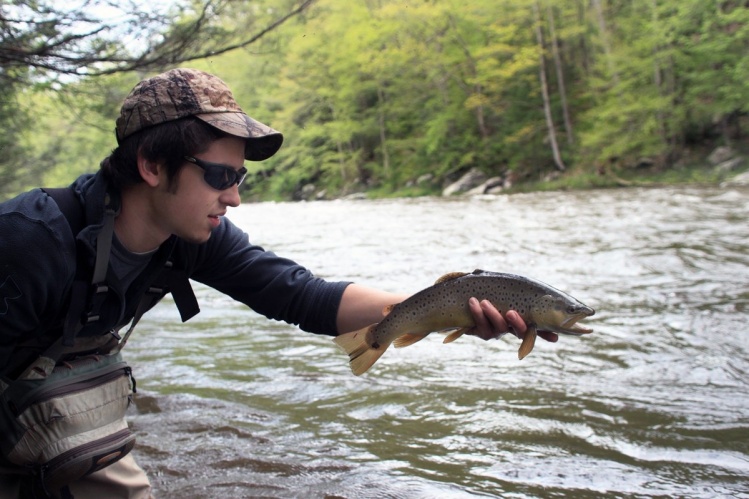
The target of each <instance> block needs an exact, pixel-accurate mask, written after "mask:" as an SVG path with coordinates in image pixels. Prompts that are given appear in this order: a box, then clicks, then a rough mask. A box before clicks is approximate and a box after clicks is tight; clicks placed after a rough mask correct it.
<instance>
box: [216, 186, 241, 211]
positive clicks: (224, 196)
mask: <svg viewBox="0 0 749 499" xmlns="http://www.w3.org/2000/svg"><path fill="white" fill-rule="evenodd" d="M219 199H220V200H221V202H222V203H223V204H225V205H226V206H231V207H232V208H236V207H237V206H239V205H240V203H241V202H242V197H241V196H240V195H239V185H237V184H233V185H232V186H231V187H229V188H228V189H225V190H223V191H221V197H220V198H219Z"/></svg>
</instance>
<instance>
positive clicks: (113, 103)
mask: <svg viewBox="0 0 749 499" xmlns="http://www.w3.org/2000/svg"><path fill="white" fill-rule="evenodd" d="M534 3H535V5H537V6H538V12H539V13H540V28H541V32H542V35H543V39H544V45H543V46H540V45H539V42H538V40H537V38H536V35H535V27H536V26H537V22H538V21H537V19H536V17H535V15H534V10H533V6H534ZM290 5H291V4H290V3H287V2H280V3H279V2H276V3H270V2H260V1H258V2H251V3H246V2H245V3H242V5H241V6H240V4H236V5H234V7H233V8H229V9H227V10H225V11H223V15H224V17H223V18H219V19H218V20H217V22H214V29H215V30H218V31H216V33H219V32H220V34H221V37H223V38H222V40H223V39H226V40H231V37H232V33H234V36H237V37H239V38H241V37H242V36H243V35H241V34H237V31H238V30H239V31H241V30H242V29H243V28H244V27H245V26H247V25H249V24H251V23H256V24H257V25H262V24H263V22H265V21H267V20H270V19H273V18H274V14H275V12H278V11H283V10H284V9H287V10H288V9H289V8H290ZM599 7H600V8H599ZM274 9H275V10H274ZM185 12H186V14H185V16H187V13H189V12H190V11H185ZM190 15H192V14H190ZM552 20H553V26H552V24H551V21H552ZM182 21H184V19H183V20H182ZM180 22H181V21H179V20H178V21H177V23H176V24H175V29H177V28H179V26H182V25H183V24H184V25H189V23H183V24H180ZM552 27H553V30H552ZM217 36H218V35H217ZM194 43H195V45H196V46H198V45H200V43H201V41H200V40H195V41H194ZM747 54H749V7H747V6H746V2H728V1H726V2H717V3H716V2H705V1H704V0H632V1H628V2H621V1H614V0H609V1H605V0H592V1H591V0H535V1H534V2H527V1H525V0H476V1H474V2H470V3H469V4H466V3H465V2H463V1H459V0H443V1H440V2H435V1H426V2H425V1H423V0H399V1H394V0H378V1H374V0H361V1H355V2H341V1H339V0H317V2H316V3H315V4H314V5H313V7H312V8H310V9H308V10H307V11H305V12H304V14H303V15H301V16H299V17H297V18H296V19H295V20H294V21H293V22H289V23H286V24H285V25H284V26H283V27H282V29H278V30H275V31H273V32H271V33H270V34H269V35H267V36H265V37H263V38H261V39H260V40H259V41H258V42H256V43H254V44H253V45H252V46H251V47H246V48H242V49H238V50H234V51H232V52H228V53H225V54H222V55H220V56H216V57H211V58H208V59H202V60H198V61H195V62H193V63H191V64H189V65H190V66H193V67H199V68H202V69H206V70H208V71H211V72H214V73H216V74H218V75H220V76H221V77H222V78H223V79H224V80H226V81H227V82H228V83H229V85H230V86H231V87H232V89H233V90H234V93H235V95H236V97H237V99H238V100H239V102H240V103H241V104H242V106H243V108H244V109H245V111H247V112H248V114H250V115H251V116H253V117H255V118H257V119H259V120H261V121H263V122H265V123H268V124H270V125H271V126H273V127H274V128H276V129H278V130H281V131H282V132H283V133H284V135H285V143H284V147H283V148H282V150H281V151H280V152H279V154H277V155H276V156H275V157H273V158H271V159H270V160H267V161H264V162H262V163H257V164H250V165H248V168H249V170H250V173H251V174H250V178H249V180H248V182H247V183H246V184H245V186H243V187H245V188H246V191H245V194H246V195H247V196H249V197H251V198H256V199H267V198H276V199H282V198H301V197H303V196H305V195H307V194H305V193H309V192H313V193H314V194H318V193H323V192H324V193H325V194H326V195H327V196H330V197H333V196H339V195H345V194H349V193H354V192H360V191H368V192H370V193H375V194H376V195H378V196H384V195H388V194H391V193H398V194H399V195H422V194H428V193H434V192H438V191H439V189H440V188H441V187H442V186H443V184H444V183H445V182H448V181H449V180H451V179H454V178H455V177H456V176H458V175H459V174H461V173H462V172H464V171H467V170H469V169H471V168H479V169H481V170H483V171H484V172H486V173H487V174H488V175H491V176H503V175H510V176H513V178H515V179H516V180H517V179H519V180H521V181H522V180H527V181H534V182H535V181H538V179H541V178H548V174H549V173H551V172H553V171H554V169H555V165H554V160H553V155H552V150H551V147H550V142H549V137H550V134H551V133H553V134H555V135H556V137H557V142H558V143H559V148H560V155H561V157H562V159H563V160H564V162H565V163H566V164H567V166H568V167H569V170H570V172H571V174H572V175H573V178H574V179H575V180H570V179H564V178H562V179H560V180H556V181H554V183H547V184H546V185H550V186H555V185H556V186H560V187H562V188H563V187H565V186H566V187H569V186H574V187H579V186H581V185H583V184H584V185H599V186H600V185H604V186H605V185H618V184H617V182H619V183H621V182H624V183H626V182H629V181H631V178H629V177H628V175H629V174H630V173H634V172H633V170H632V167H633V166H634V165H635V164H637V162H638V160H639V158H642V157H648V158H651V159H653V160H655V162H656V166H657V167H658V171H659V172H664V171H668V170H669V167H671V166H672V165H674V164H675V161H676V160H677V159H678V158H680V157H681V156H683V155H684V154H685V153H686V151H688V150H690V148H693V147H695V145H703V144H705V143H711V144H717V143H721V142H731V143H736V142H737V141H738V142H742V141H745V140H746V135H745V130H746V120H747V115H748V114H749V57H748V56H747ZM542 57H543V58H544V60H545V67H546V74H545V76H546V80H547V82H548V88H547V89H546V90H547V92H548V96H549V101H550V106H551V115H552V122H553V129H552V130H551V131H550V130H549V127H548V125H547V121H546V119H545V115H544V107H543V99H542V96H543V93H542V92H543V88H542V85H541V81H540V78H539V71H540V69H539V68H540V61H541V58H542ZM560 78H562V79H560ZM137 80H138V76H136V75H128V76H121V77H117V78H106V79H98V80H96V81H81V82H77V83H74V84H72V85H70V86H69V88H68V89H67V91H68V92H75V93H65V94H63V95H62V97H63V99H62V100H60V96H59V95H58V96H57V98H55V97H53V96H52V94H51V93H50V91H49V90H48V89H45V90H43V91H42V90H39V91H37V92H36V93H35V92H34V90H31V89H30V90H28V91H26V92H25V93H24V94H23V96H22V99H21V100H22V101H23V103H25V104H30V103H31V102H32V101H33V102H34V107H35V108H36V109H37V110H41V111H42V113H35V115H39V114H41V115H42V116H41V118H39V119H35V120H34V130H35V131H37V132H39V133H35V134H33V135H31V134H28V133H26V130H27V129H29V128H27V125H25V124H23V123H20V124H19V125H18V126H17V127H16V128H15V129H14V130H15V131H17V132H18V135H10V136H6V137H5V138H4V139H5V142H4V143H0V147H3V148H7V147H9V145H8V144H15V145H16V146H17V147H24V148H25V149H24V150H25V154H26V155H28V158H30V159H31V162H32V163H34V164H38V165H44V171H47V172H49V173H48V174H47V175H46V176H45V177H44V180H45V181H46V182H47V183H48V184H49V183H53V182H54V183H66V182H67V181H69V180H71V179H72V177H73V176H74V175H75V174H76V173H78V172H81V171H84V170H91V169H94V168H96V167H97V165H98V162H99V161H100V160H101V159H102V158H103V157H104V156H105V155H106V154H107V153H108V151H109V150H110V149H111V148H112V147H114V145H115V144H114V140H113V135H112V132H111V130H112V128H113V126H114V119H115V118H116V116H117V113H118V106H119V103H120V102H121V100H122V98H123V97H124V95H125V94H126V93H127V92H128V91H129V89H130V88H131V87H132V85H133V84H134V83H135V82H136V81H137ZM563 84H564V85H563ZM13 95H14V94H11V95H10V97H9V98H10V99H13V98H14V97H13ZM5 102H11V103H12V102H13V101H12V100H6V101H5ZM11 105H12V106H15V104H11ZM565 115H566V116H565ZM3 116H5V119H9V118H8V115H7V112H3V109H2V108H0V120H2V119H3ZM20 117H22V114H19V119H20ZM563 118H566V119H563ZM0 124H4V123H2V122H1V121H0ZM742 125H743V126H742ZM29 130H30V129H29ZM22 132H23V133H22ZM567 132H569V139H567ZM19 135H22V136H28V138H27V139H25V140H18V136H19ZM8 137H10V139H8ZM6 150H7V149H6ZM607 168H612V169H615V171H616V174H615V175H607V174H601V172H604V173H605V172H606V171H607ZM671 170H674V168H671ZM611 171H612V172H613V171H614V170H611ZM426 174H431V175H432V176H433V177H432V178H433V180H432V181H431V182H427V183H421V184H417V183H416V180H417V179H418V178H420V177H423V176H424V175H426ZM662 178H682V179H683V178H709V175H705V176H703V177H700V176H699V175H697V174H691V173H690V175H689V176H686V175H680V174H678V173H676V174H675V176H673V177H668V176H666V175H663V177H662ZM576 182H577V183H576ZM580 182H582V184H581V183H580ZM565 183H566V184H565ZM306 186H307V187H306ZM309 186H314V187H309ZM537 187H539V185H535V186H534V188H537Z"/></svg>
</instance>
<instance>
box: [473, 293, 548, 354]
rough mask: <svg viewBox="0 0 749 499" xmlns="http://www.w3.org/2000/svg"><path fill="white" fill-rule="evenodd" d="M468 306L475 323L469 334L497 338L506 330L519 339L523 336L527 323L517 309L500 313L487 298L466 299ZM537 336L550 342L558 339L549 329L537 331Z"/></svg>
mask: <svg viewBox="0 0 749 499" xmlns="http://www.w3.org/2000/svg"><path fill="white" fill-rule="evenodd" d="M468 307H469V309H470V311H471V314H472V315H473V320H474V322H475V324H476V326H475V327H474V328H473V329H472V330H471V331H470V332H469V334H472V335H474V336H478V337H479V338H481V339H483V340H490V339H494V338H499V337H501V336H502V335H504V334H505V333H508V332H510V333H512V334H514V335H515V336H517V337H518V338H520V339H523V338H524V337H525V333H526V331H527V330H528V325H527V324H526V323H525V320H524V319H523V318H522V317H521V315H520V314H519V313H518V312H517V311H515V310H508V311H507V313H505V314H504V315H502V313H501V312H500V311H499V310H497V308H496V307H495V306H494V305H492V303H491V302H490V301H489V300H482V301H480V302H479V301H478V300H477V299H476V298H471V299H470V300H468ZM538 336H540V337H541V338H543V339H544V340H546V341H549V342H551V343H556V342H557V340H559V335H557V334H556V333H552V332H551V331H538Z"/></svg>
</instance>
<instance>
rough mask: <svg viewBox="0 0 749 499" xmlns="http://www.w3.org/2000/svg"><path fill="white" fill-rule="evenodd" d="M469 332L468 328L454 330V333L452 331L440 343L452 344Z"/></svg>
mask: <svg viewBox="0 0 749 499" xmlns="http://www.w3.org/2000/svg"><path fill="white" fill-rule="evenodd" d="M470 330H471V328H470V327H462V328H460V329H456V330H455V331H452V332H451V333H450V334H448V335H447V336H446V337H445V339H444V340H442V343H452V342H453V341H455V340H457V339H458V338H460V337H461V336H463V335H464V334H466V333H467V332H468V331H470Z"/></svg>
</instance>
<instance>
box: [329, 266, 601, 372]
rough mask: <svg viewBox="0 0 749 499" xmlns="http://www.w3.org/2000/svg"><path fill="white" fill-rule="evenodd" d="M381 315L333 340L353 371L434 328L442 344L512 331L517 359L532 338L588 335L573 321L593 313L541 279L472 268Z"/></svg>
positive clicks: (448, 276)
mask: <svg viewBox="0 0 749 499" xmlns="http://www.w3.org/2000/svg"><path fill="white" fill-rule="evenodd" d="M476 297H480V298H481V300H480V301H479V300H477V299H476ZM477 305H478V307H477ZM503 310H504V311H505V312H504V315H503V314H502V311H503ZM384 313H385V318H384V319H382V321H380V322H378V323H376V324H372V325H370V326H367V327H365V328H363V329H359V330H357V331H353V332H350V333H345V334H342V335H340V336H337V337H336V338H335V339H334V341H335V342H336V343H337V344H338V345H339V346H340V347H341V348H343V350H345V351H346V353H348V355H349V359H350V364H351V370H352V371H353V373H354V374H356V375H359V374H362V373H364V372H366V371H367V370H368V369H369V368H370V367H372V365H373V364H374V363H375V362H377V359H379V358H380V357H381V356H382V354H383V353H385V350H387V348H388V347H389V346H390V344H391V343H392V344H393V345H395V346H396V347H404V346H408V345H412V344H414V343H416V342H417V341H420V340H422V339H424V338H425V337H426V336H427V335H429V334H430V333H432V332H435V331H451V332H450V334H449V335H448V336H447V337H446V338H445V341H444V342H445V343H450V342H452V341H455V340H456V339H458V338H460V337H461V336H462V335H464V334H474V335H476V336H479V337H480V338H483V339H490V338H493V337H498V336H501V335H502V334H504V333H506V332H513V334H515V335H516V336H518V337H519V338H522V339H523V342H522V344H521V345H520V349H519V350H518V358H520V359H522V358H524V357H525V356H526V355H528V354H529V353H530V352H531V350H533V346H534V344H535V340H536V337H537V336H541V337H542V338H544V339H546V340H548V341H551V342H554V341H556V340H557V338H558V336H557V333H561V334H570V335H576V336H579V335H584V334H588V333H591V332H592V330H591V329H587V328H584V327H582V326H579V325H577V324H576V322H577V321H579V320H581V319H583V318H585V317H588V316H591V315H593V314H594V313H595V311H594V310H593V309H592V308H590V307H588V306H587V305H584V304H583V303H580V302H579V301H578V300H576V299H575V298H573V297H572V296H570V295H568V294H566V293H564V292H562V291H560V290H558V289H556V288H553V287H551V286H549V285H548V284H545V283H543V282H541V281H537V280H534V279H530V278H528V277H523V276H517V275H512V274H501V273H497V272H485V271H483V270H475V271H474V272H472V273H464V272H454V273H451V274H446V275H444V276H442V277H441V278H439V279H438V280H437V282H436V283H435V284H434V285H433V286H431V287H428V288H426V289H423V290H421V291H419V292H418V293H416V294H415V295H413V296H411V297H409V298H407V299H406V300H405V301H403V302H401V303H397V304H394V305H390V306H388V307H386V309H385V311H384ZM508 323H509V324H508Z"/></svg>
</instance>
